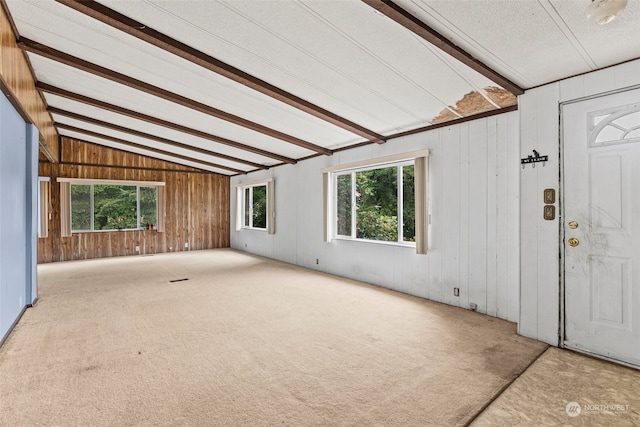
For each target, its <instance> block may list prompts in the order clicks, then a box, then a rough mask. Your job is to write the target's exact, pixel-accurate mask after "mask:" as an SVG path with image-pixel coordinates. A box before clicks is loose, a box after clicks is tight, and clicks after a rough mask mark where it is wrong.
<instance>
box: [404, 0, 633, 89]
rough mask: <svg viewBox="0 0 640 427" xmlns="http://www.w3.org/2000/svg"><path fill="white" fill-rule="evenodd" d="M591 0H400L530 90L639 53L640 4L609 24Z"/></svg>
mask: <svg viewBox="0 0 640 427" xmlns="http://www.w3.org/2000/svg"><path fill="white" fill-rule="evenodd" d="M590 2H591V0H517V1H514V0H456V1H442V0H435V1H434V0H398V1H397V3H398V4H399V5H401V6H402V7H403V8H404V9H406V10H408V11H410V12H411V13H413V14H414V15H415V16H416V17H418V18H419V19H420V20H421V21H423V22H425V23H427V24H428V25H430V26H431V27H433V28H434V29H436V30H437V31H439V32H441V33H443V34H445V35H447V36H448V37H449V38H450V39H451V40H452V41H453V42H454V43H456V44H458V45H459V46H461V47H462V48H463V49H465V50H466V51H467V52H470V53H472V54H474V56H475V57H477V58H478V59H480V60H481V61H483V62H484V63H486V64H487V65H489V66H490V67H492V68H493V69H495V70H497V71H499V72H502V73H503V74H504V75H507V76H511V79H512V80H513V81H515V82H516V83H518V84H520V85H521V86H522V87H525V88H528V87H533V86H537V85H541V84H544V83H548V82H551V81H555V80H559V79H562V78H566V77H570V76H573V75H576V74H581V73H584V72H588V71H592V70H594V69H597V68H602V67H606V66H609V65H612V64H616V63H619V62H623V61H627V60H630V59H635V58H638V57H639V56H640V37H637V35H635V33H636V32H637V28H640V2H638V1H634V0H631V1H629V4H628V6H627V8H626V10H625V11H624V12H623V13H622V14H621V16H620V18H619V19H617V20H615V21H614V22H612V23H611V24H609V25H605V26H599V25H595V24H592V23H590V22H588V21H587V20H586V19H585V16H584V12H585V10H586V8H587V6H588V5H589V4H590Z"/></svg>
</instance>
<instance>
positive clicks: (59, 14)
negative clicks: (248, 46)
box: [14, 1, 361, 145]
mask: <svg viewBox="0 0 640 427" xmlns="http://www.w3.org/2000/svg"><path fill="white" fill-rule="evenodd" d="M17 9H18V10H19V12H20V13H18V14H14V15H17V16H14V19H15V20H16V24H17V25H19V26H20V28H21V34H22V35H23V36H24V37H26V38H30V39H33V40H45V39H46V43H43V44H46V45H47V46H49V47H52V48H54V49H57V50H60V51H62V52H65V53H68V54H70V55H73V56H75V57H78V58H82V59H84V60H86V61H89V62H91V63H94V64H97V65H100V66H102V67H105V68H108V69H111V70H113V71H116V72H119V73H122V74H124V75H127V76H131V77H134V78H136V79H138V80H141V81H144V82H146V83H149V84H151V85H154V86H157V87H160V88H162V89H166V90H169V91H171V92H173V93H176V94H178V95H182V96H186V97H187V98H190V99H192V100H194V101H197V102H200V103H203V104H205V105H208V106H211V107H214V108H218V109H224V111H226V112H227V113H230V114H234V115H236V116H239V117H242V118H245V119H247V120H251V121H253V122H256V123H259V124H262V125H267V126H270V127H272V128H274V129H276V130H279V131H281V132H284V133H287V134H290V135H292V136H295V137H298V138H301V139H305V137H306V136H308V135H309V134H313V135H315V140H316V141H328V145H332V144H336V143H338V142H341V141H343V140H345V139H346V140H349V139H353V138H354V135H353V134H351V133H349V132H347V131H345V130H342V129H340V128H337V127H335V126H333V125H331V124H329V123H326V122H324V121H322V120H320V119H318V118H315V117H313V116H311V115H309V114H306V113H304V112H302V111H300V110H297V109H295V108H293V107H290V106H288V105H286V104H284V103H281V102H278V101H276V100H274V99H272V98H270V97H268V96H266V95H263V94H260V93H258V92H256V91H254V90H251V89H249V88H247V87H245V86H243V85H240V84H238V83H235V82H233V81H231V80H229V79H226V78H224V77H222V76H219V75H217V74H215V73H212V72H211V71H209V70H206V69H204V68H202V67H200V66H198V65H195V64H193V63H191V62H189V61H186V60H183V59H182V58H179V57H177V56H175V55H172V54H171V53H168V52H166V51H164V50H162V49H159V48H156V47H154V46H152V45H150V44H148V43H145V42H143V41H140V40H137V39H135V38H132V37H130V36H128V35H127V34H125V33H123V32H121V31H118V30H116V29H114V28H112V27H110V26H107V25H105V24H100V23H98V22H96V21H95V20H93V19H92V18H90V17H87V16H85V15H83V14H80V13H78V12H75V11H73V10H71V9H69V8H67V7H66V6H64V5H61V4H59V3H55V2H47V3H45V2H42V1H36V2H30V3H27V2H23V3H21V7H18V8H17ZM52 15H53V17H54V18H55V19H52ZM96 26H97V27H98V28H95V27H96ZM56 27H63V28H65V31H64V32H63V33H57V34H56V33H54V32H53V31H54V29H55V28H56ZM96 30H97V31H96ZM360 140H361V138H360Z"/></svg>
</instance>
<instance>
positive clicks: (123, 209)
mask: <svg viewBox="0 0 640 427" xmlns="http://www.w3.org/2000/svg"><path fill="white" fill-rule="evenodd" d="M93 188H94V190H93V205H94V208H93V209H94V217H93V222H94V224H93V227H94V230H126V229H133V228H136V226H137V214H138V212H137V211H138V207H137V194H136V193H137V191H136V186H135V185H109V184H107V185H104V184H95V185H94V186H93Z"/></svg>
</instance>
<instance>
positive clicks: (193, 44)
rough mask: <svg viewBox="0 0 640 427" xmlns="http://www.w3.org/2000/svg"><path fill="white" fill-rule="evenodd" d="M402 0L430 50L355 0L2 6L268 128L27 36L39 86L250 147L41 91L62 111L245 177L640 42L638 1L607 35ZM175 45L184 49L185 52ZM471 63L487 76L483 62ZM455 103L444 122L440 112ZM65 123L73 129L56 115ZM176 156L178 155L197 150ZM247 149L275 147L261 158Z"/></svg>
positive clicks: (99, 58) (563, 5) (552, 19)
mask: <svg viewBox="0 0 640 427" xmlns="http://www.w3.org/2000/svg"><path fill="white" fill-rule="evenodd" d="M367 1H370V0H367ZM395 2H396V5H398V6H399V7H401V8H402V9H401V10H400V13H399V14H400V15H402V14H403V13H404V14H406V15H408V16H409V17H410V18H411V19H417V20H418V21H421V22H422V24H423V26H427V27H431V28H433V29H434V30H435V31H437V32H439V33H441V34H442V36H443V37H444V39H445V40H442V41H440V42H439V43H435V42H433V41H432V42H431V43H435V44H431V43H430V42H427V41H426V40H425V39H423V38H422V37H421V36H420V35H419V33H420V32H421V31H422V30H424V28H422V29H421V28H417V27H419V26H420V25H419V24H416V23H415V22H414V23H413V24H407V23H405V25H407V26H408V27H409V28H411V26H412V25H413V28H412V29H409V28H407V27H405V26H404V25H402V24H401V23H400V22H402V18H401V17H398V16H397V15H396V16H393V15H394V14H395V13H397V11H393V13H391V14H390V10H389V9H388V8H385V7H383V5H382V3H378V4H377V5H374V6H375V7H378V8H379V9H380V11H378V10H376V9H375V8H374V7H372V6H370V5H368V4H367V3H365V2H364V1H358V0H351V1H326V0H296V1H294V0H282V1H255V0H211V1H196V0H181V1H173V0H128V1H121V0H99V2H98V3H94V2H89V3H82V5H80V3H77V4H76V5H75V6H74V5H70V6H65V5H63V4H62V3H60V2H55V1H43V0H6V3H7V4H8V7H9V11H10V13H11V15H12V18H13V20H14V21H15V23H16V27H17V30H18V32H19V36H21V37H23V38H26V39H31V40H33V41H35V42H36V43H41V44H42V45H44V46H48V47H51V48H54V49H57V50H59V51H61V52H64V53H66V54H69V55H72V56H75V57H78V58H80V59H82V60H84V61H88V62H91V63H94V64H97V65H99V66H102V67H105V68H107V69H110V70H113V71H115V72H118V73H121V74H123V75H125V76H128V77H129V78H133V79H136V80H138V81H142V82H144V83H145V84H147V85H152V86H156V87H158V88H161V89H164V90H166V91H169V92H171V93H174V94H176V95H179V96H182V97H185V98H187V99H188V100H190V101H187V102H191V103H193V104H195V103H199V104H204V105H206V106H208V107H209V108H215V109H218V110H220V111H223V112H225V113H226V114H231V115H235V116H237V117H239V118H242V119H245V120H249V121H251V122H254V123H256V124H259V125H260V126H263V127H265V128H266V129H263V132H259V131H257V130H255V131H254V130H251V129H249V128H247V127H243V126H240V125H236V124H233V123H231V122H229V121H226V120H223V119H220V118H216V117H213V116H212V115H208V114H205V113H201V112H198V111H196V110H195V109H193V108H188V107H186V106H183V105H179V104H177V103H175V102H172V101H169V100H165V99H162V98H161V97H159V96H155V95H152V94H149V93H145V92H143V91H140V90H137V89H135V88H134V87H132V86H135V84H134V83H131V84H130V85H129V86H128V85H125V84H119V83H115V82H113V81H111V80H108V79H106V78H101V77H98V76H96V75H94V74H91V73H89V72H85V71H81V70H79V69H78V68H74V67H72V66H68V65H64V64H62V63H60V62H56V61H54V60H51V59H46V58H44V57H43V56H39V55H38V54H36V53H33V52H32V51H33V50H37V47H33V46H31V47H29V46H28V43H26V45H27V48H26V49H27V51H29V52H30V53H29V54H28V55H29V59H30V61H31V63H32V65H33V68H34V71H35V75H36V77H37V79H38V81H39V82H41V83H46V84H50V85H53V86H55V87H58V88H61V89H64V90H68V91H71V92H73V93H77V94H79V95H84V96H87V97H90V98H94V99H97V100H100V101H103V102H107V103H110V104H114V105H117V106H119V107H121V108H125V109H128V110H133V111H135V112H138V113H141V114H145V115H149V116H152V117H155V118H158V119H161V120H164V121H167V122H170V123H175V124H178V125H181V126H186V127H188V128H192V129H195V130H197V131H202V132H205V133H208V134H212V135H216V136H218V137H221V138H225V139H228V140H232V141H236V142H238V143H240V144H244V145H245V146H247V147H251V149H249V150H243V149H242V147H233V146H229V145H225V144H222V143H218V142H211V141H209V140H206V139H203V138H200V137H196V136H192V135H190V134H188V133H185V132H181V131H179V130H175V129H169V128H166V127H163V126H160V125H157V124H152V123H149V122H146V121H143V120H140V119H136V118H132V117H129V116H125V115H122V114H119V113H114V112H112V111H107V110H104V109H101V108H96V107H90V106H88V105H85V104H82V103H80V102H76V101H71V100H69V99H65V98H63V97H60V96H56V95H53V94H50V93H45V99H46V100H47V102H49V103H50V105H51V107H54V108H60V109H63V110H68V111H71V112H73V113H76V114H80V115H84V116H90V117H93V118H95V119H97V120H101V121H103V122H108V123H112V124H113V125H117V126H124V127H127V128H131V129H135V130H137V131H139V132H145V133H148V134H151V135H155V136H158V137H163V138H167V139H170V140H172V141H176V142H178V143H181V144H187V145H189V146H192V147H194V148H200V149H209V150H212V151H215V152H218V153H220V154H221V155H222V156H223V157H224V156H233V157H236V158H241V159H243V160H244V163H242V162H236V161H234V160H225V159H224V158H223V157H217V158H216V157H214V156H209V155H207V154H198V155H201V156H204V157H203V158H207V159H209V161H212V162H217V163H220V164H224V165H227V166H230V165H234V166H233V167H236V168H237V169H242V170H247V169H248V168H250V167H253V166H255V164H258V165H264V166H272V165H276V164H279V163H280V162H281V161H282V160H288V159H293V160H297V159H301V158H305V157H308V156H311V155H314V154H315V153H316V152H317V151H322V150H321V149H325V150H335V149H339V148H348V147H349V146H352V145H357V144H360V143H362V142H363V141H366V140H365V139H364V138H363V136H362V135H366V134H367V132H366V130H367V129H368V130H369V131H372V132H374V135H368V138H371V139H373V140H375V139H376V137H377V135H375V134H378V135H383V136H391V135H393V134H396V133H398V132H403V131H407V130H414V129H417V128H422V127H424V126H428V125H430V124H431V123H432V121H433V120H434V118H436V116H438V120H447V119H448V120H450V119H454V118H456V117H462V115H463V114H464V115H470V114H474V108H475V112H481V111H484V108H485V107H486V105H485V106H483V107H480V106H479V104H482V102H479V103H477V104H478V105H476V104H473V103H469V105H471V108H470V109H469V110H466V109H464V108H462V107H460V109H459V110H458V111H454V107H453V106H456V108H458V106H457V105H462V103H460V104H456V103H457V102H458V101H460V100H461V99H463V97H464V96H465V95H467V94H471V95H473V96H471V97H469V98H468V99H472V100H474V102H475V101H477V100H478V97H477V95H475V94H472V92H478V93H480V94H481V95H482V96H484V97H485V99H486V100H487V101H488V102H489V104H493V106H494V107H496V108H498V106H497V105H498V102H497V101H495V100H492V99H490V98H489V95H488V94H487V93H486V92H485V89H486V88H487V87H495V86H499V84H496V83H495V82H494V81H492V80H491V79H490V78H493V79H494V80H496V81H499V82H502V84H504V85H505V86H506V87H509V88H510V89H511V90H513V91H514V92H517V93H521V90H519V88H518V87H514V86H513V85H510V82H509V80H510V81H512V82H515V83H516V84H517V85H519V86H521V87H522V88H524V89H526V88H531V87H534V86H537V85H541V84H545V83H548V82H551V81H555V80H558V79H562V78H566V77H570V76H572V75H576V74H581V73H585V72H588V71H591V70H595V69H598V68H602V67H606V66H609V65H612V64H615V63H620V62H624V61H628V60H632V59H637V58H639V57H640V37H638V36H637V34H636V33H637V29H638V28H640V0H629V2H628V6H627V8H626V10H625V11H624V12H623V13H622V14H621V16H620V17H619V19H617V20H615V21H614V22H613V23H611V24H609V25H606V26H597V25H595V24H591V23H589V22H587V21H586V19H585V18H584V10H585V8H586V7H587V6H588V5H589V4H590V0H455V1H452V0H395ZM96 4H97V5H98V6H100V5H102V6H104V7H106V8H111V9H112V10H109V9H101V10H99V11H97V12H96V13H97V15H95V16H96V18H92V17H90V15H89V14H85V13H89V12H88V11H87V10H84V12H83V8H85V7H88V8H89V9H90V8H91V7H93V5H96ZM102 6H101V7H102ZM387 6H389V5H388V4H387ZM74 8H78V10H75V9H74ZM99 9H100V8H99ZM94 12H95V11H94ZM119 13H120V14H122V15H124V16H125V17H127V19H133V20H135V21H138V22H139V23H140V25H142V26H143V27H144V28H138V25H134V26H133V27H130V26H129V27H127V28H122V30H119V29H116V28H115V27H112V26H110V25H108V24H109V22H111V23H112V24H113V23H115V22H118V20H119V19H120V17H119V16H118V14H119ZM387 15H389V16H387ZM101 20H102V21H101ZM396 20H398V22H396ZM125 21H126V22H128V21H127V20H126V19H125ZM114 25H117V24H114ZM127 25H128V24H127ZM150 29H153V30H156V31H159V32H160V33H163V34H165V35H166V36H168V37H171V38H173V39H175V40H176V41H177V42H178V43H183V44H185V45H187V46H189V47H190V48H193V49H196V50H198V51H201V52H203V53H204V54H206V55H210V56H211V57H213V58H215V59H217V60H220V61H222V62H224V63H227V64H229V65H230V66H231V67H235V68H237V69H238V70H240V71H243V72H246V73H248V74H249V75H251V76H253V77H255V78H257V79H260V80H262V81H263V82H266V83H267V84H270V85H273V86H275V87H276V88H278V89H280V90H281V91H284V93H280V94H279V95H277V96H274V97H272V96H270V95H268V93H269V90H270V89H265V88H263V89H261V90H254V89H252V88H249V87H248V86H245V85H244V84H242V83H240V82H238V81H234V80H232V79H230V78H226V77H222V76H221V75H219V74H216V73H215V72H213V71H210V70H209V69H206V68H205V67H201V66H199V65H196V64H194V63H192V62H190V61H188V60H186V59H183V58H181V57H180V56H178V55H177V54H175V53H176V51H175V50H174V51H173V52H174V53H172V52H171V48H168V45H171V44H172V43H171V41H169V43H168V45H167V44H165V45H164V46H156V45H153V44H152V42H149V43H148V42H146V41H143V40H142V39H139V38H137V37H135V34H136V32H139V33H138V35H140V32H141V33H143V34H145V36H142V37H143V38H144V37H153V34H152V33H151V31H150ZM414 31H415V32H414ZM450 43H453V44H454V45H455V46H457V47H459V48H460V49H462V50H463V51H464V52H462V54H461V55H458V56H457V58H461V60H462V61H465V63H463V62H461V60H459V59H455V58H454V57H453V56H450V55H449V54H446V53H444V52H443V51H442V50H440V49H439V48H438V47H437V46H436V45H437V44H444V45H447V44H450ZM174 47H175V48H177V49H178V50H179V46H174ZM453 55H454V56H455V55H456V54H455V53H454V54H453ZM470 59H472V60H470ZM476 59H477V60H479V61H480V62H481V63H484V64H485V65H486V66H487V67H489V68H490V70H487V69H484V70H483V65H482V64H478V63H473V60H476ZM465 64H469V65H465ZM496 74H497V75H496ZM500 75H502V76H503V77H504V78H501V77H500ZM485 76H492V77H485ZM238 79H239V80H241V78H238ZM254 83H255V84H257V85H258V86H259V85H260V83H259V82H258V83H256V82H254ZM294 96H296V97H299V98H301V99H302V100H305V101H307V102H310V103H312V104H315V106H317V107H319V108H321V109H324V110H327V111H328V112H330V113H332V114H334V115H336V116H338V117H337V118H335V119H336V121H337V122H340V121H341V120H342V121H343V122H345V121H346V122H351V123H355V124H357V125H360V126H362V127H364V128H366V129H365V130H364V132H359V133H353V132H351V131H347V130H345V129H344V127H348V126H349V125H348V124H345V123H343V124H342V125H337V124H336V122H334V123H332V122H331V120H333V119H328V118H327V117H325V119H321V118H320V117H318V116H316V115H320V116H321V115H322V114H323V113H322V112H316V115H312V114H310V113H307V112H305V111H302V110H301V109H298V108H296V107H295V106H294V105H295V104H296V102H297V101H294V100H291V99H287V97H289V98H291V97H294ZM276 98H278V99H276ZM507 98H509V97H507ZM511 99H515V98H513V97H511ZM480 100H481V99H480ZM485 104H486V103H485ZM501 105H505V104H501ZM506 105H508V104H506ZM311 108H315V107H314V105H311ZM447 110H449V114H445V115H441V112H443V111H445V112H446V111H447ZM443 117H444V118H443ZM56 119H57V120H59V121H60V122H64V123H70V122H71V121H73V120H72V119H69V118H68V117H66V116H65V117H59V116H58V115H56ZM76 124H78V125H79V126H80V125H81V126H83V127H85V128H87V129H97V128H100V131H101V132H103V133H105V134H107V135H114V136H115V135H119V137H122V138H123V139H128V140H130V141H133V142H138V143H144V144H149V145H150V146H157V147H161V146H163V145H165V148H167V146H166V144H163V143H159V142H156V141H153V140H150V139H148V138H145V137H141V136H132V135H131V134H126V135H125V134H122V133H120V132H118V131H114V130H108V129H106V128H104V127H102V126H99V125H97V124H94V125H87V122H86V121H85V122H83V123H80V122H78V123H76ZM278 132H280V133H284V134H286V135H289V136H291V137H294V138H298V139H300V140H303V141H307V142H309V143H311V144H314V145H315V146H316V147H313V148H315V150H314V149H311V148H312V147H308V146H307V147H301V146H299V145H295V144H292V143H290V142H286V141H284V140H282V139H278V138H277V137H276V136H278V135H277V133H278ZM265 133H266V134H265ZM65 134H69V132H68V131H65ZM269 134H271V135H273V136H269ZM280 136H281V137H283V138H284V139H286V137H284V136H283V135H280ZM85 139H86V138H85ZM102 142H103V143H104V141H102ZM120 148H123V147H120ZM125 149H126V148H125ZM167 149H168V150H175V151H172V152H174V153H175V154H181V155H184V154H186V151H189V150H185V149H184V148H179V147H171V148H167ZM252 150H254V151H255V150H258V151H260V150H262V151H264V152H269V153H272V154H270V155H269V154H268V153H262V154H256V153H254V152H253V151H252ZM278 157H280V158H278ZM282 157H284V159H283V158H282ZM287 158H288V159H287ZM247 162H250V163H254V165H248V164H247ZM222 173H225V174H228V173H227V172H222Z"/></svg>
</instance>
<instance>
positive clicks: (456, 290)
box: [453, 288, 460, 297]
mask: <svg viewBox="0 0 640 427" xmlns="http://www.w3.org/2000/svg"><path fill="white" fill-rule="evenodd" d="M453 296H454V297H459V296H460V288H453Z"/></svg>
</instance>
